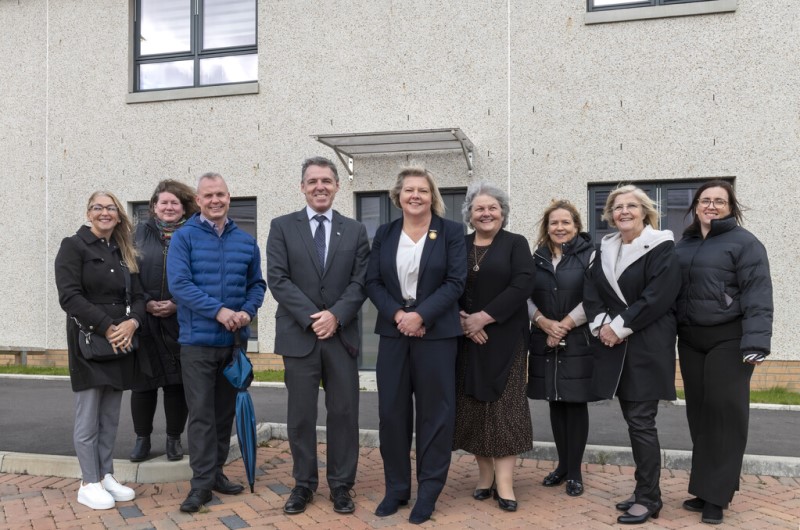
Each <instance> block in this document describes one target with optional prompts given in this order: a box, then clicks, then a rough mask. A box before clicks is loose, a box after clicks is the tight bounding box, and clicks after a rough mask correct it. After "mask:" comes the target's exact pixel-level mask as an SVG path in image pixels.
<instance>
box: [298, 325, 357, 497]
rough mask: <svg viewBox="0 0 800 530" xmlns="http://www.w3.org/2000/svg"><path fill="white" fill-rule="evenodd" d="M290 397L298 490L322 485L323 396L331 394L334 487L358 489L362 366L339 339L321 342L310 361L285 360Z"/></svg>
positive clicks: (328, 407)
mask: <svg viewBox="0 0 800 530" xmlns="http://www.w3.org/2000/svg"><path fill="white" fill-rule="evenodd" d="M283 364H284V367H285V369H286V376H285V382H286V390H287V391H288V393H289V396H288V398H289V399H288V408H287V427H288V431H289V448H290V449H291V451H292V460H293V462H294V465H293V470H292V475H293V476H294V480H295V483H296V485H297V486H304V487H306V488H309V489H310V490H312V491H316V490H317V486H318V485H319V475H318V467H319V466H318V464H317V396H318V395H319V384H320V381H322V387H323V388H324V389H325V409H326V410H327V417H326V425H327V445H328V452H327V463H326V471H327V479H328V486H329V487H330V488H331V489H333V488H336V487H338V486H347V487H348V488H352V487H353V484H354V483H355V480H356V470H357V467H358V449H359V444H358V399H359V394H358V362H357V360H356V359H355V358H354V357H352V356H351V355H350V354H349V353H347V351H346V350H345V349H344V347H343V346H342V343H341V341H340V340H339V337H336V336H334V337H332V338H330V339H328V340H318V341H317V343H316V345H315V346H314V349H313V350H312V351H311V353H310V354H308V355H306V356H305V357H286V356H284V357H283Z"/></svg>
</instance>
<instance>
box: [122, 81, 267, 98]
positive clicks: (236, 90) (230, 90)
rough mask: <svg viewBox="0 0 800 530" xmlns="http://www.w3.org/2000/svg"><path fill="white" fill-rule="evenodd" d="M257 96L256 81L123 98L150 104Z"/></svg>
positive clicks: (147, 93) (175, 89)
mask: <svg viewBox="0 0 800 530" xmlns="http://www.w3.org/2000/svg"><path fill="white" fill-rule="evenodd" d="M243 94H258V81H253V82H251V83H237V84H233V85H217V86H203V87H192V88H173V89H170V90H150V91H147V92H131V93H129V94H128V95H127V96H126V97H125V102H126V103H151V102H155V101H175V100H179V99H196V98H216V97H221V96H239V95H243Z"/></svg>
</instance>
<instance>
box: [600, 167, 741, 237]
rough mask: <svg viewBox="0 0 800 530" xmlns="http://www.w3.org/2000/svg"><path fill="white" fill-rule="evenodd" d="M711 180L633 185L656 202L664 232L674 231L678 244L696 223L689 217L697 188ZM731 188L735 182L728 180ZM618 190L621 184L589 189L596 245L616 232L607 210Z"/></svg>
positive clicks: (602, 185)
mask: <svg viewBox="0 0 800 530" xmlns="http://www.w3.org/2000/svg"><path fill="white" fill-rule="evenodd" d="M707 180H710V179H704V180H694V181H677V182H676V181H670V182H633V183H632V184H634V185H636V186H638V187H640V188H642V189H643V190H644V192H645V193H647V195H648V196H649V197H650V198H651V199H653V200H654V201H656V202H657V203H658V204H659V206H660V209H661V229H662V230H671V231H672V233H673V234H674V235H675V240H676V241H678V240H679V239H680V238H681V236H682V234H683V230H684V229H685V228H686V227H687V226H689V224H691V222H692V216H691V215H687V211H688V209H689V206H690V205H691V204H692V197H694V194H695V192H696V191H697V188H699V187H700V186H701V185H702V184H703V183H704V182H706V181H707ZM724 180H727V181H728V182H730V183H731V184H733V179H730V178H726V179H724ZM616 187H617V184H592V185H590V186H589V212H590V214H589V223H588V224H589V227H588V232H589V233H590V234H591V235H592V241H594V242H596V243H599V242H600V240H601V239H602V238H603V236H604V235H606V234H610V233H612V232H614V229H613V228H611V227H610V226H609V225H608V223H607V222H606V221H603V220H602V219H601V218H602V216H603V208H604V207H605V205H606V199H608V194H609V193H610V192H611V190H613V189H614V188H616Z"/></svg>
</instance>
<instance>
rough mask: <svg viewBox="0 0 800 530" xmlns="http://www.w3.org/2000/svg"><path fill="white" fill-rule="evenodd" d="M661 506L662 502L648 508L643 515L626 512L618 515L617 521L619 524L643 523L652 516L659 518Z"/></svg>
mask: <svg viewBox="0 0 800 530" xmlns="http://www.w3.org/2000/svg"><path fill="white" fill-rule="evenodd" d="M636 506H642V505H641V504H638V505H636ZM632 507H633V506H631V508H632ZM661 507H662V504H661V503H659V504H658V506H656V507H655V508H646V510H647V511H645V512H644V513H643V514H641V515H633V514H632V513H629V512H625V513H623V514H622V515H620V516H619V517H617V522H618V523H619V524H642V523H645V522H647V520H648V519H649V518H651V517H652V518H653V519H658V514H659V512H660V511H661Z"/></svg>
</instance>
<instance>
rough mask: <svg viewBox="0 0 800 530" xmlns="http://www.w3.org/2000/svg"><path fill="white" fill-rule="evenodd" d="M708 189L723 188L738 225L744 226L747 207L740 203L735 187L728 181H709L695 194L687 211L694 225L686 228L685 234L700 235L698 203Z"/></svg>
mask: <svg viewBox="0 0 800 530" xmlns="http://www.w3.org/2000/svg"><path fill="white" fill-rule="evenodd" d="M708 188H722V189H724V190H725V192H726V193H727V194H728V206H730V209H731V213H730V215H732V216H733V217H734V218H735V219H736V223H737V224H742V221H744V215H743V213H742V212H743V211H744V210H745V207H744V206H742V204H741V203H740V202H739V200H738V199H737V198H736V192H735V191H733V186H731V183H730V182H728V181H726V180H721V179H714V180H709V181H708V182H706V183H704V184H702V185H701V186H700V187H699V188H697V191H696V192H695V193H694V197H693V198H692V204H690V205H689V209H688V210H686V215H685V216H684V217H686V216H689V215H691V216H692V224H690V225H689V226H687V227H686V230H684V231H683V233H684V234H699V233H700V219H698V218H697V213H696V210H697V203H698V201H699V200H700V195H702V194H703V192H704V191H706V190H707V189H708Z"/></svg>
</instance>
